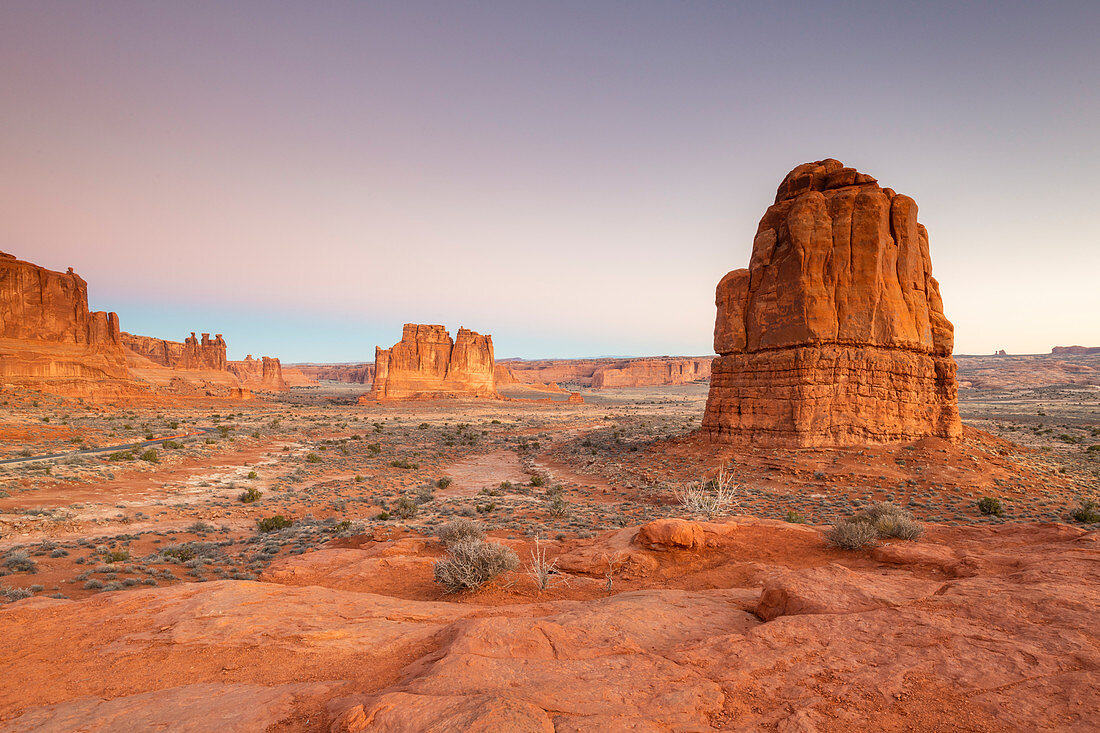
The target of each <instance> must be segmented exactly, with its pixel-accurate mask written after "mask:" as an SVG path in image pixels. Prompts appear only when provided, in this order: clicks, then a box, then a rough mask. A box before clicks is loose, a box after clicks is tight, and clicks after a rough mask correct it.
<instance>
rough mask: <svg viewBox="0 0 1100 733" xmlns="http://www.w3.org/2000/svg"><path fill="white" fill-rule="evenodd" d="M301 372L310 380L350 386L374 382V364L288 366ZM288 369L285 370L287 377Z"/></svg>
mask: <svg viewBox="0 0 1100 733" xmlns="http://www.w3.org/2000/svg"><path fill="white" fill-rule="evenodd" d="M289 366H293V367H294V368H296V369H298V370H300V371H301V373H302V374H303V375H305V377H307V378H308V379H313V380H317V379H323V380H326V381H330V382H347V383H348V384H371V383H372V382H374V364H371V363H369V362H368V363H365V364H293V365H288V367H289ZM288 367H284V368H283V374H284V376H285V375H286V371H287V368H288Z"/></svg>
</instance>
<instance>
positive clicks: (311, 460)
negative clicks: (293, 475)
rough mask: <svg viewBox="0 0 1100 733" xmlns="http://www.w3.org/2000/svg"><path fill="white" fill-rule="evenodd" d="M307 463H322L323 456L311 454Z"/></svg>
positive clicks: (307, 457)
mask: <svg viewBox="0 0 1100 733" xmlns="http://www.w3.org/2000/svg"><path fill="white" fill-rule="evenodd" d="M306 462H307V463H320V462H321V456H319V455H317V454H316V453H309V454H307V455H306Z"/></svg>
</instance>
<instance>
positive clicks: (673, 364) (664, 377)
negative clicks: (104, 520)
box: [592, 357, 712, 389]
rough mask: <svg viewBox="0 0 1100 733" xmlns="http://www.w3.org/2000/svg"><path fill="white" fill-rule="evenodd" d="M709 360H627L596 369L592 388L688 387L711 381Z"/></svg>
mask: <svg viewBox="0 0 1100 733" xmlns="http://www.w3.org/2000/svg"><path fill="white" fill-rule="evenodd" d="M711 361H712V359H710V358H709V357H707V358H699V359H682V358H655V359H629V360H627V362H626V363H625V364H621V365H617V366H607V367H603V368H602V369H597V370H596V371H595V372H594V373H593V375H592V387H593V388H595V389H603V388H606V387H650V386H662V385H676V384H690V383H691V382H699V381H703V380H706V379H710V364H711Z"/></svg>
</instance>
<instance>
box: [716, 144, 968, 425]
mask: <svg viewBox="0 0 1100 733" xmlns="http://www.w3.org/2000/svg"><path fill="white" fill-rule="evenodd" d="M715 301H716V305H717V309H718V314H717V318H716V320H715V326H714V349H715V351H716V352H717V353H718V354H719V356H718V358H717V359H715V360H714V363H713V366H712V369H711V387H710V395H709V398H708V400H707V408H706V414H705V416H704V419H703V429H704V431H705V432H706V433H708V434H709V435H710V436H711V437H712V438H714V439H716V440H718V441H722V442H732V443H750V444H756V445H774V446H825V445H859V444H865V443H890V442H901V441H907V440H913V439H917V438H920V437H923V436H929V435H935V436H939V437H942V438H947V439H955V438H958V437H959V435H960V434H961V430H962V426H961V423H960V422H959V413H958V386H957V383H956V377H955V373H956V367H955V362H954V360H953V359H952V358H951V351H952V346H953V336H954V335H953V327H952V325H951V323H950V322H949V321H948V320H947V319H946V318H945V317H944V314H943V301H942V299H941V298H940V292H939V284H938V283H937V282H936V279H935V278H934V277H932V263H931V259H930V257H929V252H928V232H927V230H926V229H925V228H924V226H922V225H921V224H919V223H918V222H917V205H916V203H915V202H914V201H913V199H911V198H909V197H908V196H902V195H899V194H896V193H895V192H894V191H892V190H891V189H889V188H882V187H881V186H879V185H878V183H877V182H876V181H875V179H874V178H871V177H870V176H868V175H866V174H863V173H859V172H858V171H856V170H854V169H852V168H845V167H844V166H843V165H842V164H841V163H840V162H839V161H836V160H832V159H829V160H823V161H818V162H815V163H807V164H804V165H801V166H799V167H797V168H795V169H794V170H793V171H791V172H790V173H789V174H787V176H786V178H784V179H783V182H782V184H780V186H779V190H778V192H777V194H776V198H775V203H774V204H773V205H772V206H771V207H770V208H769V209H768V210H767V212H766V213H765V214H764V217H763V219H761V221H760V226H759V228H758V229H757V234H756V238H755V240H754V241H753V252H752V257H751V260H750V262H749V267H748V269H742V270H734V271H732V272H730V273H728V274H727V275H726V276H725V277H724V278H722V280H721V282H720V283H719V284H718V288H717V291H716V294H715Z"/></svg>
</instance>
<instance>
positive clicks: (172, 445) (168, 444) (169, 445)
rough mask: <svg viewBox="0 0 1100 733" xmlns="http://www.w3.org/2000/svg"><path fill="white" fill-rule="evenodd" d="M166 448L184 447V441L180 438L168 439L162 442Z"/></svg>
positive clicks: (176, 448)
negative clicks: (179, 439) (180, 440)
mask: <svg viewBox="0 0 1100 733" xmlns="http://www.w3.org/2000/svg"><path fill="white" fill-rule="evenodd" d="M160 445H161V447H162V448H164V449H165V450H179V449H180V448H182V447H183V443H181V442H179V441H178V440H166V441H164V442H163V443H161V444H160Z"/></svg>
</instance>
